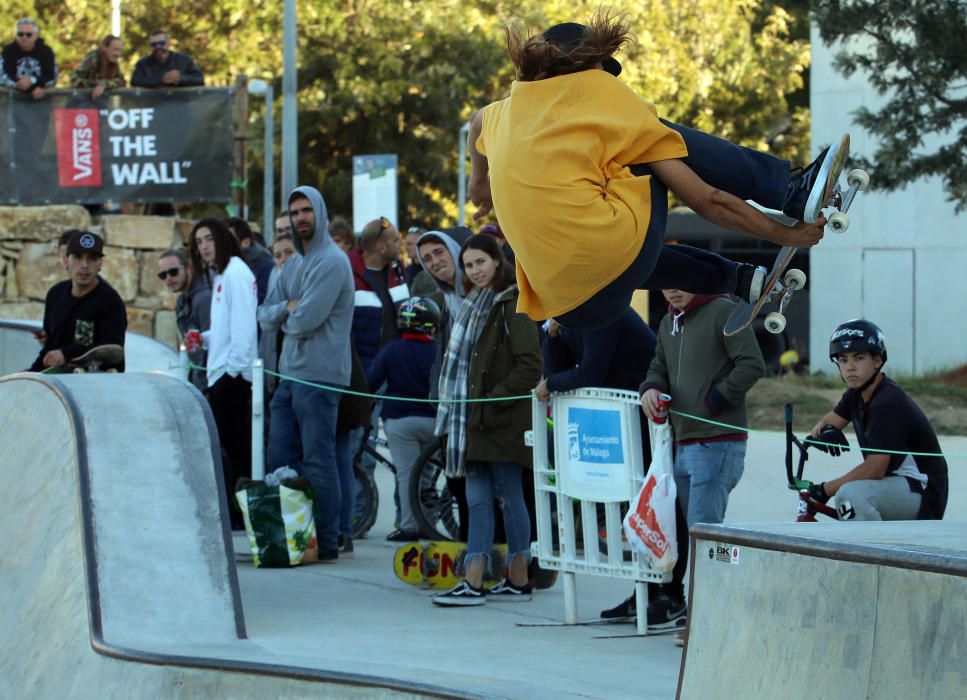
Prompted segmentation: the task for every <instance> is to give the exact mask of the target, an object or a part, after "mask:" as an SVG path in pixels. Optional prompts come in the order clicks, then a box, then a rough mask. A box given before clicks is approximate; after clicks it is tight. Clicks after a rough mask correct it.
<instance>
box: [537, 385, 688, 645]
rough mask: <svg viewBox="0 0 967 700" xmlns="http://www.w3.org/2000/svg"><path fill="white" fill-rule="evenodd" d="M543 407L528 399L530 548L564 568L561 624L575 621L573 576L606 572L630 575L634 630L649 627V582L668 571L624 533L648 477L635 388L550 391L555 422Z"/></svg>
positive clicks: (548, 564)
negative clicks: (533, 525)
mask: <svg viewBox="0 0 967 700" xmlns="http://www.w3.org/2000/svg"><path fill="white" fill-rule="evenodd" d="M547 406H548V404H547V402H544V401H538V400H537V399H536V398H535V399H534V401H533V418H534V431H533V434H532V436H531V440H532V442H533V447H534V490H535V494H534V496H535V501H536V505H537V541H536V542H535V543H534V544H532V545H531V554H532V555H533V556H536V557H537V558H538V560H539V561H540V564H541V566H542V567H543V568H546V569H557V570H559V571H560V572H561V574H562V579H563V587H564V623H565V624H569V625H573V624H577V622H578V614H577V585H576V582H575V578H574V575H575V574H579V573H580V574H589V575H592V576H610V577H612V578H625V579H632V580H634V581H635V603H636V609H637V630H638V633H639V634H647V631H648V625H647V609H648V587H647V584H648V583H664V582H667V581H669V580H671V574H670V573H660V572H657V571H654V570H653V569H651V568H650V567H649V565H648V564H647V562H645V561H644V560H643V559H640V558H639V557H638V555H637V554H636V553H634V552H633V551H632V550H631V548H630V547H629V546H628V545H627V543H626V542H624V541H623V539H622V535H623V533H622V525H621V521H622V513H623V511H624V512H626V511H627V507H628V504H629V502H630V501H631V500H632V499H633V498H634V497H635V496H636V495H637V494H638V491H639V489H641V485H642V483H643V482H644V476H645V470H644V458H643V454H642V445H641V424H640V422H639V418H638V413H639V411H640V410H641V409H640V407H639V406H640V404H639V398H638V394H637V393H635V392H633V391H621V390H614V389H578V390H576V391H572V392H567V393H563V394H554V395H553V396H552V400H551V422H553V427H551V426H550V425H549V422H548V420H547V418H548V416H547ZM549 435H550V438H549ZM549 444H550V445H553V451H554V452H553V454H554V458H553V463H552V460H551V459H550V450H549V449H548V445H549ZM575 511H578V512H579V514H580V515H579V517H575ZM602 514H603V522H602V518H601V516H602ZM579 524H580V528H578V525H579ZM579 529H580V532H579Z"/></svg>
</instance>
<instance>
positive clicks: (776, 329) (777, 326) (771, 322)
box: [765, 311, 786, 335]
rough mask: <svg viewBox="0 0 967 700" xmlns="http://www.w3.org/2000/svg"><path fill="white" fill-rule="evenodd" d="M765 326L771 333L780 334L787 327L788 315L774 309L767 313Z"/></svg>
mask: <svg viewBox="0 0 967 700" xmlns="http://www.w3.org/2000/svg"><path fill="white" fill-rule="evenodd" d="M765 327H766V330H767V331H769V332H770V333H773V334H775V335H778V334H779V333H782V332H783V331H784V330H785V329H786V317H785V316H783V315H782V314H781V313H779V312H778V311H773V312H772V313H770V314H767V315H766V318H765Z"/></svg>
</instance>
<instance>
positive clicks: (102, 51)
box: [97, 34, 121, 78]
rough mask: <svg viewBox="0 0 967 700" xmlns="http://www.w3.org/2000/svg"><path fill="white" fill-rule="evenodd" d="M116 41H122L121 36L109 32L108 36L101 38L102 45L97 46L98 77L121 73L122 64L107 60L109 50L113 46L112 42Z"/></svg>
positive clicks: (114, 75) (112, 76) (109, 76)
mask: <svg viewBox="0 0 967 700" xmlns="http://www.w3.org/2000/svg"><path fill="white" fill-rule="evenodd" d="M115 41H121V37H117V36H114V35H113V34H108V35H107V36H106V37H104V38H103V39H101V45H100V46H98V48H97V77H98V78H114V77H116V76H118V75H121V66H120V65H118V64H117V63H111V62H110V61H109V60H107V50H108V49H109V48H110V47H111V43H112V42H115Z"/></svg>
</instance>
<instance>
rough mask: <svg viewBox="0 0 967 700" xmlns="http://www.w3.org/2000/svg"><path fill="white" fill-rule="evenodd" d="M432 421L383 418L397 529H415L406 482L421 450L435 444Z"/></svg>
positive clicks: (408, 488) (422, 418)
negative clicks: (393, 471) (396, 502)
mask: <svg viewBox="0 0 967 700" xmlns="http://www.w3.org/2000/svg"><path fill="white" fill-rule="evenodd" d="M435 423H436V419H435V418H431V417H429V416H406V417H404V418H390V419H385V418H384V419H383V429H384V430H385V431H386V441H387V442H388V443H389V452H390V457H391V458H392V460H393V466H395V467H396V494H397V497H398V498H399V504H400V524H399V527H400V529H401V530H418V529H419V526H418V525H417V522H416V517H414V515H413V505H414V504H413V503H411V502H410V480H411V478H412V475H413V467H414V466H415V465H416V460H418V459H419V458H420V455H421V454H423V450H425V449H427V448H428V447H429V446H430V445H432V444H434V443H435V442H436V441H437V438H436V437H435V436H434V435H433V426H434V424H435Z"/></svg>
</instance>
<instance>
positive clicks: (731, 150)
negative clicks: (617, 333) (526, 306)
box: [557, 119, 790, 330]
mask: <svg viewBox="0 0 967 700" xmlns="http://www.w3.org/2000/svg"><path fill="white" fill-rule="evenodd" d="M662 123H664V124H665V126H667V127H669V128H671V129H674V130H675V131H677V132H678V133H679V134H680V135H681V136H682V139H684V141H685V147H686V148H687V149H688V156H686V157H685V158H682V162H683V163H685V164H686V165H687V166H688V167H690V168H691V169H692V170H693V171H694V172H695V174H696V175H698V176H699V177H700V178H702V180H704V181H705V182H706V183H708V184H709V185H711V186H712V187H715V188H717V189H720V190H723V191H724V192H728V193H729V194H732V195H735V196H736V197H738V198H739V199H751V200H753V201H755V202H757V203H759V204H761V205H762V206H764V207H768V208H770V209H781V208H782V205H783V201H784V199H785V195H786V190H787V189H788V187H789V176H790V170H789V161H785V160H781V159H779V158H776V157H775V156H772V155H769V154H768V153H760V152H759V151H755V150H752V149H751V148H744V147H742V146H736V145H735V144H733V143H729V142H728V141H726V140H725V139H721V138H719V137H718V136H712V135H711V134H706V133H704V132H701V131H697V130H695V129H689V128H688V127H685V126H681V125H679V124H673V123H672V122H669V121H665V120H664V119H663V120H662ZM631 172H632V173H633V174H635V175H639V176H642V175H648V174H650V173H651V170H650V168H649V167H648V166H647V165H642V164H639V165H632V166H631ZM667 218H668V188H666V187H665V185H664V184H663V183H662V182H661V181H659V180H658V178H656V177H654V176H652V178H651V220H650V221H649V223H648V231H647V234H646V236H645V242H644V243H643V244H642V246H641V250H640V251H639V252H638V255H637V257H636V258H635V259H634V260H633V261H632V262H631V264H630V265H629V266H628V267H627V268H626V269H625V271H624V272H622V273H621V274H620V275H619V276H618V277H617V278H616V279H615V280H614V281H612V282H610V283H609V284H608V285H606V286H605V287H604V288H603V289H601V290H600V291H599V292H597V293H596V294H595V295H594V296H593V297H591V298H590V299H588V300H587V301H585V302H584V303H582V304H581V305H580V306H578V307H577V308H575V309H574V310H572V311H569V312H567V313H565V314H561V315H560V316H558V317H557V320H558V321H559V322H560V323H561V325H563V326H565V327H567V328H573V329H575V330H594V329H596V328H602V327H604V326H607V325H610V324H611V323H613V322H614V321H615V320H617V318H618V316H620V315H621V314H622V313H623V312H624V310H625V309H627V308H628V307H629V306H630V304H631V296H632V294H634V292H635V290H636V289H651V290H659V289H681V290H684V291H686V292H692V293H694V294H719V293H722V292H727V293H729V294H731V293H732V292H734V291H735V285H736V270H737V265H736V263H734V262H732V261H731V260H728V259H727V258H723V257H722V256H721V255H716V254H715V253H710V252H708V251H705V250H700V249H698V248H692V247H691V246H686V245H662V244H663V243H664V240H665V224H666V221H667Z"/></svg>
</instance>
